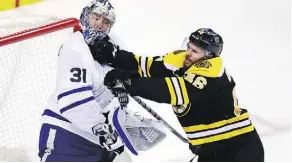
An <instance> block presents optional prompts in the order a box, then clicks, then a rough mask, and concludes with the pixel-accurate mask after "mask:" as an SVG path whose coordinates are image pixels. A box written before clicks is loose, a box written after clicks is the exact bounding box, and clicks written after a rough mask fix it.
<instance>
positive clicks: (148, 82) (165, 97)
mask: <svg viewBox="0 0 292 163" xmlns="http://www.w3.org/2000/svg"><path fill="white" fill-rule="evenodd" d="M176 79H177V78H174V80H176ZM170 80H171V79H170V78H159V79H158V78H156V79H154V78H136V79H132V80H131V86H130V87H129V93H130V94H131V95H132V96H140V97H143V98H146V99H149V100H152V101H156V102H159V103H167V104H172V105H183V104H188V103H189V97H188V94H187V91H186V89H185V86H184V85H183V84H184V83H181V82H180V81H179V80H178V81H177V82H178V83H174V84H175V85H170V84H171V83H170V82H171V81H170ZM175 82H176V81H175ZM177 84H178V85H177Z"/></svg>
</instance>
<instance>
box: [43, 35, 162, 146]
mask: <svg viewBox="0 0 292 163" xmlns="http://www.w3.org/2000/svg"><path fill="white" fill-rule="evenodd" d="M111 69H112V68H111V67H109V66H107V65H101V64H99V63H98V62H96V61H94V59H93V57H92V54H91V52H90V49H89V47H88V45H87V44H86V43H85V41H84V38H83V35H82V34H81V33H80V32H75V33H74V34H72V36H71V37H70V38H69V39H68V41H67V42H66V43H65V44H63V46H62V47H61V48H60V51H59V59H58V67H57V81H56V90H55V92H54V93H53V94H52V96H51V97H50V99H49V102H48V104H47V106H46V108H45V111H44V113H43V116H42V121H43V123H47V124H51V125H55V126H58V127H61V128H63V129H65V130H67V131H70V132H71V133H74V134H76V135H79V136H81V137H83V138H85V139H87V140H88V141H91V142H93V143H95V144H100V142H99V139H98V138H97V136H96V135H95V134H94V131H93V127H94V126H96V125H97V124H100V123H105V122H106V119H107V117H105V115H104V114H103V113H105V112H108V111H109V110H111V109H109V108H116V107H118V106H119V104H118V103H115V102H113V103H111V101H112V100H113V99H114V96H113V94H112V93H111V91H110V90H109V89H108V88H107V87H106V86H104V85H103V81H104V76H105V74H106V73H107V72H108V71H110V70H111ZM110 103H111V104H110ZM109 104H110V105H109ZM105 108H106V109H105ZM128 115H130V114H128ZM126 119H127V122H130V121H131V123H125V125H127V124H131V125H128V127H127V128H128V129H129V131H130V130H132V131H130V132H129V133H131V136H132V137H133V140H134V141H135V142H134V143H135V144H137V146H138V145H139V144H140V145H139V147H138V148H139V150H146V149H148V148H149V147H151V146H152V145H150V143H151V142H154V140H155V142H159V141H161V140H162V139H163V138H164V137H165V134H163V132H162V131H160V130H157V129H155V130H154V128H151V125H153V124H154V123H153V122H154V121H153V120H151V123H149V122H146V120H145V121H141V120H140V121H139V119H137V117H136V116H127V118H126ZM134 121H135V122H134ZM145 122H146V123H145ZM133 124H134V125H133ZM129 126H132V127H129ZM145 126H146V127H145ZM134 127H135V128H136V129H135V130H134V129H133V128H134ZM131 128H132V129H131ZM137 129H138V130H137ZM155 134H158V135H156V136H155ZM147 135H148V136H147ZM139 141H140V142H139ZM141 141H144V144H147V145H143V146H141V144H143V143H141Z"/></svg>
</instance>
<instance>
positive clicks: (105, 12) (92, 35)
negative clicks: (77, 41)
mask: <svg viewBox="0 0 292 163" xmlns="http://www.w3.org/2000/svg"><path fill="white" fill-rule="evenodd" d="M89 13H96V14H99V15H102V16H104V17H105V18H106V19H108V20H109V21H110V23H111V25H110V28H109V29H108V30H107V31H100V30H95V29H93V28H91V27H90V26H89V24H88V14H89ZM79 21H80V26H81V30H82V34H83V36H84V39H85V42H86V43H87V44H91V45H92V44H93V41H95V40H99V39H102V38H103V37H105V36H106V34H107V33H108V32H109V31H110V29H111V27H112V26H113V24H114V23H115V21H116V15H115V12H114V8H113V6H112V5H111V3H110V2H109V1H108V0H92V1H90V3H88V4H87V5H86V6H85V7H84V8H83V10H82V13H81V15H80V19H79Z"/></svg>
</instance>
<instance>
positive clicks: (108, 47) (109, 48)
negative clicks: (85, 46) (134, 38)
mask: <svg viewBox="0 0 292 163" xmlns="http://www.w3.org/2000/svg"><path fill="white" fill-rule="evenodd" d="M109 39H110V38H109V36H106V37H104V38H103V39H102V40H99V41H95V42H94V44H93V45H89V48H90V51H91V53H92V55H93V58H94V60H96V61H98V62H99V63H107V64H113V62H114V58H115V57H116V55H117V52H118V51H119V46H117V45H114V44H113V43H112V42H110V40H109Z"/></svg>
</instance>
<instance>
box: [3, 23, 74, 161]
mask: <svg viewBox="0 0 292 163" xmlns="http://www.w3.org/2000/svg"><path fill="white" fill-rule="evenodd" d="M3 21H4V19H1V22H3ZM53 21H55V20H52V19H51V20H40V18H30V19H27V18H22V19H18V20H14V21H11V19H8V20H7V23H3V24H1V25H0V37H2V36H4V35H8V34H12V33H15V32H19V31H22V30H26V29H29V28H35V27H39V26H41V25H45V24H48V23H51V22H53ZM72 31H73V30H72V28H67V29H64V30H61V31H57V32H53V33H49V34H46V35H42V36H39V37H34V38H31V39H28V40H25V41H21V42H17V43H13V44H9V45H6V46H2V47H0V74H1V76H0V160H2V161H5V160H6V161H24V160H27V159H29V160H31V161H38V157H37V152H38V150H37V148H38V137H39V129H40V125H41V123H40V116H41V114H42V111H43V110H44V109H45V104H46V101H47V99H48V97H49V96H50V94H51V93H52V92H53V91H54V89H55V74H56V61H57V56H58V50H59V48H60V46H61V44H62V43H63V42H64V41H65V40H66V39H67V38H68V36H69V34H70V33H72ZM16 149H18V150H16ZM17 155H22V156H19V158H18V156H17Z"/></svg>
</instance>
